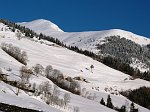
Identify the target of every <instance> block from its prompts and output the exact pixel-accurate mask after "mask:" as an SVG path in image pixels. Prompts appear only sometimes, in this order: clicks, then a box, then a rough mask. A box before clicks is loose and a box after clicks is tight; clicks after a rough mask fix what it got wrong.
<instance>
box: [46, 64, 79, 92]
mask: <svg viewBox="0 0 150 112" xmlns="http://www.w3.org/2000/svg"><path fill="white" fill-rule="evenodd" d="M45 76H46V77H47V78H48V79H50V80H51V81H53V82H54V83H55V84H56V85H58V86H59V87H61V88H63V89H65V90H68V91H70V92H72V93H74V94H78V95H80V94H81V88H80V84H79V83H78V82H77V81H75V80H74V79H73V78H71V77H66V78H65V77H64V75H63V73H62V72H61V71H59V70H57V69H53V68H52V66H51V65H48V66H47V67H46V68H45Z"/></svg>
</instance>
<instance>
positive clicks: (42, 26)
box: [17, 19, 63, 34]
mask: <svg viewBox="0 0 150 112" xmlns="http://www.w3.org/2000/svg"><path fill="white" fill-rule="evenodd" d="M17 24H19V25H22V26H25V27H27V28H30V29H32V30H33V31H36V32H37V33H43V34H48V33H49V32H63V30H61V29H60V28H59V27H58V26H57V25H56V24H54V23H52V22H51V21H49V20H45V19H37V20H33V21H31V22H21V23H17Z"/></svg>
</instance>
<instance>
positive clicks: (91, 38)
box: [20, 20, 150, 72]
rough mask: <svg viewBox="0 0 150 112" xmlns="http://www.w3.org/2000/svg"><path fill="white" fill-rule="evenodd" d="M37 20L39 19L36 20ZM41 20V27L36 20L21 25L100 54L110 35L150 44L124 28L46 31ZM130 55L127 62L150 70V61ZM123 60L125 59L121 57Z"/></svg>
mask: <svg viewBox="0 0 150 112" xmlns="http://www.w3.org/2000/svg"><path fill="white" fill-rule="evenodd" d="M35 21H38V20H35ZM41 21H43V22H41V23H42V24H40V25H41V27H40V28H39V26H40V25H39V24H38V22H36V23H35V22H34V21H33V22H26V23H24V24H20V25H23V26H26V27H27V28H31V29H32V30H34V31H35V32H37V33H43V34H45V35H47V36H51V37H54V38H58V39H59V40H60V41H62V42H63V43H65V44H66V45H68V46H69V45H70V46H77V47H78V48H80V49H83V50H88V51H92V52H94V53H96V54H99V53H100V51H101V50H100V49H97V45H100V44H103V43H106V38H105V37H110V36H119V38H123V37H124V38H126V39H128V40H131V41H133V42H135V43H137V44H139V45H141V46H143V45H147V44H150V39H149V38H146V37H143V36H139V35H136V34H134V33H132V32H129V31H124V30H120V29H111V30H104V31H88V32H52V31H51V30H50V28H47V31H46V32H45V29H42V27H43V26H47V25H46V24H43V23H44V21H45V20H41ZM46 21H47V20H46ZM39 23H40V22H39ZM28 24H30V25H28ZM36 24H37V25H39V26H38V27H34V26H36ZM118 47H120V46H118ZM132 47H133V46H132V45H131V48H132ZM121 49H123V48H121ZM118 54H119V53H118ZM109 55H113V53H112V54H111V53H110V54H109ZM133 55H134V53H133ZM115 57H116V58H118V57H117V56H115ZM119 57H120V56H119ZM128 57H129V58H128V60H130V62H132V63H127V64H130V65H131V66H132V67H134V68H138V69H139V70H140V71H141V72H144V71H148V70H149V67H148V65H147V63H149V61H147V62H143V61H142V60H141V59H140V58H139V57H138V56H133V57H131V55H130V56H128ZM137 57H138V58H137ZM120 58H122V57H120ZM132 59H135V60H139V63H136V62H134V61H133V60H132ZM121 60H123V59H121ZM145 60H149V59H145ZM123 63H126V62H123Z"/></svg>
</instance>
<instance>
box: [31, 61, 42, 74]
mask: <svg viewBox="0 0 150 112" xmlns="http://www.w3.org/2000/svg"><path fill="white" fill-rule="evenodd" d="M43 70H44V68H43V66H42V65H40V64H36V65H35V66H34V67H33V71H34V73H35V75H38V74H40V75H42V72H43Z"/></svg>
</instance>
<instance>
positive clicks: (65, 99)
mask: <svg viewBox="0 0 150 112" xmlns="http://www.w3.org/2000/svg"><path fill="white" fill-rule="evenodd" d="M70 100H71V97H70V94H68V93H65V94H64V105H65V107H66V106H67V105H68V103H69V102H70Z"/></svg>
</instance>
